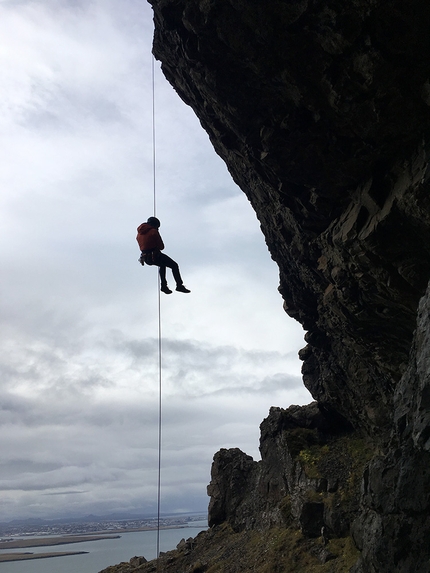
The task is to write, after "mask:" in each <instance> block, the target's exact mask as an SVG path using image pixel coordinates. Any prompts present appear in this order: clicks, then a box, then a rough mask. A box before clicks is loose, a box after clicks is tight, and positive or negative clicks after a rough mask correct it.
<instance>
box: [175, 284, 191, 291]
mask: <svg viewBox="0 0 430 573" xmlns="http://www.w3.org/2000/svg"><path fill="white" fill-rule="evenodd" d="M176 290H177V291H178V292H191V291H190V290H188V289H187V287H185V286H184V285H177V286H176Z"/></svg>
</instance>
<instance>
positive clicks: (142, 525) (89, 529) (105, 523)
mask: <svg viewBox="0 0 430 573" xmlns="http://www.w3.org/2000/svg"><path fill="white" fill-rule="evenodd" d="M206 519H207V515H206V514H203V513H201V514H193V515H183V516H162V517H160V522H158V518H157V517H148V518H135V517H133V518H126V519H119V518H102V517H96V516H90V517H87V518H85V519H81V520H76V521H74V520H73V519H70V521H69V522H67V520H65V519H62V520H56V521H54V520H52V521H48V520H46V521H45V520H27V521H25V520H24V521H13V522H10V523H0V542H5V541H11V540H12V538H16V537H35V536H46V535H49V536H51V535H53V536H63V535H78V534H79V535H86V534H88V535H89V534H94V533H121V532H122V533H126V532H130V531H144V530H151V529H158V527H160V528H161V529H168V528H178V527H187V526H190V525H192V524H193V523H195V522H197V521H204V520H206Z"/></svg>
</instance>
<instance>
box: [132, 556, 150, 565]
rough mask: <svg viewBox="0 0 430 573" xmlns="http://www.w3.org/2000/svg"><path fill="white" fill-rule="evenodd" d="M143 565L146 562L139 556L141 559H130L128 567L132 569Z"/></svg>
mask: <svg viewBox="0 0 430 573" xmlns="http://www.w3.org/2000/svg"><path fill="white" fill-rule="evenodd" d="M144 563H147V560H146V559H145V557H143V556H141V557H132V558H131V559H130V565H131V566H132V567H139V565H143V564H144Z"/></svg>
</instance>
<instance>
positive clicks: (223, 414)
mask: <svg viewBox="0 0 430 573" xmlns="http://www.w3.org/2000/svg"><path fill="white" fill-rule="evenodd" d="M0 38H1V43H0V90H1V97H0V124H1V125H0V127H1V140H0V145H1V157H2V161H1V162H0V180H1V194H0V202H1V210H0V234H1V236H0V257H1V269H2V271H1V273H2V278H1V284H0V289H1V301H0V312H1V334H0V335H1V350H0V353H1V356H0V387H1V394H0V413H1V416H0V424H1V429H0V436H1V444H0V489H1V494H0V515H1V517H2V520H3V521H6V520H9V519H14V518H18V517H33V516H35V517H55V516H63V515H77V516H78V515H86V514H88V513H98V514H101V513H110V512H117V511H137V510H143V511H145V512H150V511H154V510H155V509H156V485H157V475H156V473H157V465H158V462H157V431H158V430H157V415H158V370H157V367H158V356H157V348H158V344H157V334H158V326H157V318H158V306H157V304H158V303H157V296H158V295H157V286H158V285H157V272H156V269H155V268H149V267H144V268H142V267H141V266H140V265H139V263H138V262H137V259H138V256H139V251H138V247H137V243H136V241H135V235H136V227H137V226H138V225H139V224H140V223H141V222H143V221H144V220H146V218H147V217H148V216H150V215H152V214H153V213H152V186H153V180H152V128H151V110H152V100H151V58H152V56H151V42H152V12H151V10H150V7H149V5H148V4H147V3H146V2H145V0H85V2H84V1H77V0H74V1H72V0H55V1H54V0H1V1H0ZM156 132H157V178H156V188H157V216H158V217H159V218H160V219H161V222H162V226H161V229H160V231H161V234H162V237H163V239H164V242H165V244H166V251H165V252H166V253H167V254H168V255H170V256H171V257H173V258H174V259H176V260H177V261H178V262H179V263H180V266H181V271H182V274H183V277H184V282H185V284H186V285H187V286H188V287H189V288H190V289H191V294H188V295H185V294H180V293H176V292H174V293H173V294H172V295H170V296H165V295H163V298H162V307H161V313H162V333H163V346H162V348H163V354H162V356H163V371H162V384H163V454H162V511H163V512H181V511H182V512H183V511H201V510H205V509H206V507H207V503H208V498H207V495H206V485H207V484H208V482H209V479H210V466H211V461H212V457H213V455H214V453H215V452H216V451H217V450H219V449H220V448H223V447H240V448H241V449H243V450H244V451H246V452H247V453H248V454H250V455H252V456H254V457H255V458H258V439H259V424H260V422H261V421H262V420H263V418H265V417H266V416H267V414H268V411H269V408H270V406H272V405H274V406H282V407H288V406H289V405H290V404H303V403H307V402H309V401H310V396H309V394H308V393H307V391H306V390H305V389H304V387H303V385H302V382H301V378H300V363H299V360H298V358H297V351H298V349H299V348H301V347H302V346H303V345H304V343H303V333H302V330H301V327H300V326H299V325H298V324H297V323H295V322H294V321H292V320H291V319H289V318H288V317H287V315H286V314H285V313H284V312H283V310H282V300H281V297H280V295H279V294H278V292H277V286H278V271H277V268H276V266H275V264H274V263H273V262H272V261H271V259H270V256H269V254H268V251H267V248H266V246H265V243H264V238H263V235H262V234H261V231H260V229H259V224H258V221H257V219H256V217H255V215H254V213H253V211H252V210H251V208H250V206H249V204H248V202H247V200H246V198H245V195H244V194H243V193H242V192H241V191H240V190H239V189H238V188H237V187H236V186H235V184H234V183H233V182H232V180H231V178H230V176H229V175H228V172H227V170H226V168H225V166H224V164H223V162H222V161H221V160H220V159H219V158H218V157H217V156H216V154H215V152H214V151H213V148H212V147H211V145H210V143H209V140H208V137H207V135H206V134H205V132H204V131H203V130H202V129H201V127H200V125H199V122H198V120H197V119H196V117H195V116H194V114H193V113H192V111H191V110H190V109H189V108H187V107H186V106H185V105H184V104H183V103H182V101H181V100H180V99H179V98H178V96H177V94H176V93H175V92H174V90H173V89H172V88H171V87H170V85H169V84H167V82H166V81H165V80H164V78H163V76H162V74H161V72H160V71H159V66H158V63H157V64H156ZM168 272H170V271H168ZM171 282H172V281H171Z"/></svg>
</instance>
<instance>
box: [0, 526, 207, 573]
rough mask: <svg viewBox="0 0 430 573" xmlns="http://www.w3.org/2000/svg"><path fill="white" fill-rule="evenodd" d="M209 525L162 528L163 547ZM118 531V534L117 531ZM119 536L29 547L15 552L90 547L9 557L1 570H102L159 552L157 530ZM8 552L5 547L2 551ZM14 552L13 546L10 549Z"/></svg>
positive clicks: (87, 572) (77, 572)
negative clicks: (55, 554)
mask: <svg viewBox="0 0 430 573" xmlns="http://www.w3.org/2000/svg"><path fill="white" fill-rule="evenodd" d="M205 529H207V521H205V520H202V521H193V522H192V523H190V525H187V526H185V527H180V528H177V529H176V528H175V529H163V530H161V531H160V551H170V550H171V549H175V548H176V546H177V544H178V543H179V542H180V541H181V539H188V538H189V537H196V535H198V534H199V533H200V531H204V530H205ZM115 535H116V534H115ZM120 535H121V537H119V538H117V539H101V540H99V541H85V542H83V543H73V544H70V545H56V546H55V547H52V546H45V547H29V548H24V549H16V550H15V552H17V553H23V552H26V551H30V552H31V553H46V552H50V551H87V552H88V553H85V554H82V555H68V556H64V557H50V558H47V559H31V560H28V561H8V562H4V563H0V573H98V572H99V571H101V570H102V569H106V567H108V566H109V565H116V564H118V563H121V562H122V561H130V559H131V557H134V556H135V555H137V556H141V555H143V556H144V557H145V558H146V559H147V560H148V561H150V560H151V559H155V557H156V553H157V532H156V531H130V532H126V533H123V532H121V533H120ZM2 552H4V551H2ZM7 552H8V553H12V550H10V549H9V550H8V551H7Z"/></svg>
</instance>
